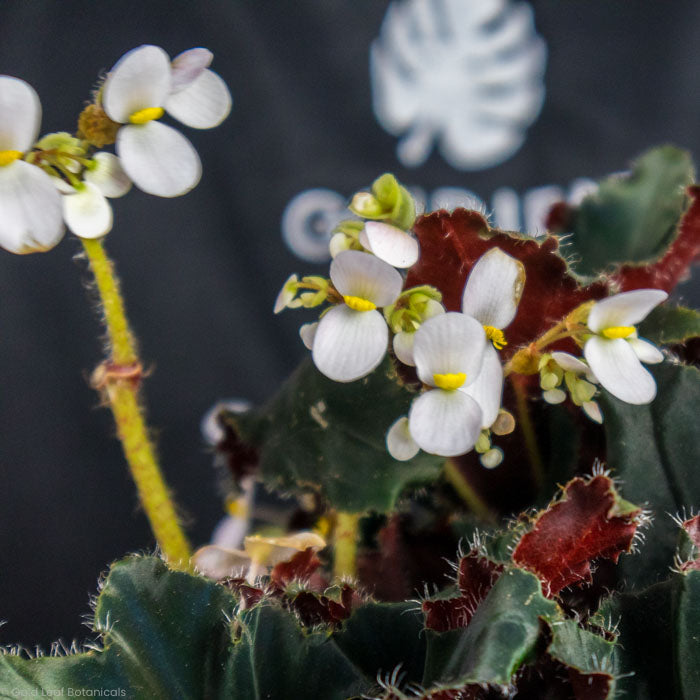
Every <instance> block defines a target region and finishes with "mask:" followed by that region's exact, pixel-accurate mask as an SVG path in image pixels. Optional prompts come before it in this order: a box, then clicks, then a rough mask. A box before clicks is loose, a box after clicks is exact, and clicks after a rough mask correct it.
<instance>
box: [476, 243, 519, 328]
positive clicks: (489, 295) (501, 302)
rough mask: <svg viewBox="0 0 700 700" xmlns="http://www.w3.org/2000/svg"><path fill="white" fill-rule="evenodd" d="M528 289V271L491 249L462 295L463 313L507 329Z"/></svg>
mask: <svg viewBox="0 0 700 700" xmlns="http://www.w3.org/2000/svg"><path fill="white" fill-rule="evenodd" d="M524 285H525V267H524V266H523V264H522V263H521V262H520V260H516V259H515V258H513V257H511V256H510V255H508V254H507V253H504V252H503V251H502V250H501V249H500V248H491V250H489V251H488V252H487V253H484V254H483V255H482V256H481V257H480V258H479V259H478V260H477V261H476V264H475V265H474V267H473V268H472V271H471V272H470V273H469V277H468V278H467V284H466V285H465V287H464V293H463V294H462V311H463V312H464V313H465V314H469V315H470V316H473V317H474V318H475V319H476V320H477V321H479V322H480V323H482V324H483V325H485V326H493V327H494V328H499V329H501V328H505V327H506V326H507V325H508V324H509V323H510V322H511V321H512V320H513V319H514V318H515V314H516V312H517V310H518V304H519V303H520V297H521V296H522V294H523V287H524Z"/></svg>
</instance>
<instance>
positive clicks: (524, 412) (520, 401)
mask: <svg viewBox="0 0 700 700" xmlns="http://www.w3.org/2000/svg"><path fill="white" fill-rule="evenodd" d="M511 383H512V384H513V390H514V391H515V410H516V413H517V415H518V426H519V427H520V430H521V431H522V433H523V438H524V439H525V447H526V449H527V455H528V459H529V461H530V471H531V473H532V478H533V480H534V482H535V487H536V488H537V491H538V492H539V491H540V490H541V488H542V485H543V483H544V465H543V464H542V455H541V454H540V449H539V447H538V445H537V435H536V434H535V427H534V426H533V424H532V418H531V417H530V409H529V408H528V405H527V391H526V390H525V387H524V386H523V384H522V382H521V381H520V380H519V378H518V377H514V378H512V382H511Z"/></svg>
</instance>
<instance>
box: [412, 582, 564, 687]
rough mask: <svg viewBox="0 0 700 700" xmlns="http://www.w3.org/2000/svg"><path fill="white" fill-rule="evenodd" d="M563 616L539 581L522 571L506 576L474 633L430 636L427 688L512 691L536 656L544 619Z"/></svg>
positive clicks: (477, 619) (476, 618)
mask: <svg viewBox="0 0 700 700" xmlns="http://www.w3.org/2000/svg"><path fill="white" fill-rule="evenodd" d="M557 615H558V607H557V605H556V603H554V602H553V601H551V600H547V599H546V598H545V597H544V596H543V595H542V589H541V587H540V583H539V581H538V580H537V578H536V577H535V576H534V575H532V574H530V573H528V572H526V571H522V570H520V569H510V570H507V571H506V572H504V573H503V575H502V576H501V577H500V578H499V579H498V581H497V582H496V584H495V585H494V587H493V588H492V589H491V591H490V592H489V594H488V595H487V597H486V599H485V600H484V601H483V602H482V603H481V605H480V606H479V608H478V610H477V612H476V613H475V615H474V617H473V618H472V619H471V621H470V622H469V625H468V627H466V628H465V629H460V630H452V631H450V632H444V633H442V634H440V633H436V632H432V631H430V630H428V631H427V632H426V634H427V639H428V649H427V656H426V664H425V675H424V678H423V685H424V686H426V687H428V686H430V685H432V684H434V683H440V684H445V685H449V686H450V687H459V686H462V685H466V684H468V683H494V684H498V685H508V684H509V683H510V681H511V677H512V675H513V673H515V671H516V670H517V669H518V668H519V667H520V665H521V664H522V663H523V662H524V661H526V660H527V658H528V657H529V656H530V655H531V654H532V652H533V650H534V648H535V644H536V642H537V639H538V637H539V634H540V624H539V618H540V616H544V617H551V618H554V617H556V616H557Z"/></svg>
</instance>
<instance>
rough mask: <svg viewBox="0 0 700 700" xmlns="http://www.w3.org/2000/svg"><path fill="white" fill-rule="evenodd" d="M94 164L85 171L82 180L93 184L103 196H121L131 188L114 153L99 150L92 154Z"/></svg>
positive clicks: (113, 197) (114, 197)
mask: <svg viewBox="0 0 700 700" xmlns="http://www.w3.org/2000/svg"><path fill="white" fill-rule="evenodd" d="M93 160H94V161H95V166H94V167H93V168H92V169H91V170H86V171H85V176H84V180H85V182H90V183H92V184H93V185H95V186H96V187H97V188H98V189H99V190H100V192H102V194H103V195H104V196H105V197H111V198H112V199H116V198H117V197H123V196H124V195H125V194H126V193H127V192H128V191H129V190H130V189H131V180H129V176H128V175H127V174H126V172H125V171H124V168H123V167H122V164H121V161H120V160H119V158H117V156H115V155H114V153H107V152H106V151H100V152H99V153H95V155H94V156H93Z"/></svg>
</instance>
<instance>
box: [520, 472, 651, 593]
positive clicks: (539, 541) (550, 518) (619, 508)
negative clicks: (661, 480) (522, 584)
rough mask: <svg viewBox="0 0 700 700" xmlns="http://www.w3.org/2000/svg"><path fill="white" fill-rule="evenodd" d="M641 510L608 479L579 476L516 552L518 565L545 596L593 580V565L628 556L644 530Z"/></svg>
mask: <svg viewBox="0 0 700 700" xmlns="http://www.w3.org/2000/svg"><path fill="white" fill-rule="evenodd" d="M640 512H641V509H640V508H637V507H636V506H632V505H631V504H629V503H626V502H625V501H621V500H620V498H619V496H618V495H617V492H616V491H615V487H614V485H613V483H612V481H611V480H610V478H609V477H607V476H604V475H600V476H596V477H594V478H592V479H590V480H585V479H581V478H576V479H573V480H572V481H570V482H569V483H568V484H567V485H566V486H565V487H564V490H563V495H562V498H561V499H560V500H559V501H558V502H555V503H553V504H552V505H550V506H549V507H548V508H547V510H545V511H543V512H542V513H541V514H540V515H539V516H538V517H537V519H536V521H535V526H534V528H533V529H532V530H531V531H530V532H528V533H526V534H525V535H523V537H522V538H521V539H520V542H519V543H518V545H517V546H516V548H515V551H514V552H513V561H514V562H515V563H516V564H517V565H518V566H521V567H523V568H525V569H528V570H530V571H532V572H533V573H535V574H536V575H537V576H538V577H539V578H540V580H541V581H542V588H543V591H544V593H545V595H547V596H549V597H552V596H554V595H556V594H557V593H558V592H559V591H560V590H561V589H562V588H564V587H566V586H570V585H572V584H577V583H582V582H590V580H591V561H593V560H594V559H599V558H604V559H611V560H612V561H614V562H616V561H617V559H618V557H619V556H620V554H621V553H622V552H628V551H629V549H630V547H631V546H632V541H633V539H634V535H635V533H636V531H637V528H638V527H639V521H638V518H637V516H638V515H639V514H640Z"/></svg>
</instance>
